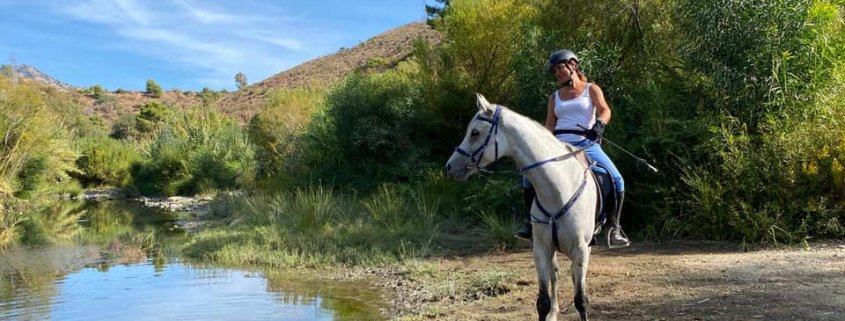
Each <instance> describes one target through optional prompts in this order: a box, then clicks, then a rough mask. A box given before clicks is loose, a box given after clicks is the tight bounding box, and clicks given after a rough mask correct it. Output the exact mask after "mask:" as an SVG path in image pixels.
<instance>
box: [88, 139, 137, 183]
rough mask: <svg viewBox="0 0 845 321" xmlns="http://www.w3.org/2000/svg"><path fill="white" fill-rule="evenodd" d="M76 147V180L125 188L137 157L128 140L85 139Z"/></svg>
mask: <svg viewBox="0 0 845 321" xmlns="http://www.w3.org/2000/svg"><path fill="white" fill-rule="evenodd" d="M78 148H79V151H80V154H81V156H80V157H79V159H77V160H76V165H77V166H78V167H79V170H80V171H81V172H82V174H80V175H79V180H80V181H81V182H82V183H83V184H86V185H109V186H115V187H125V186H127V185H128V184H129V182H130V181H131V173H130V168H131V166H132V164H133V163H135V162H138V161H140V160H141V156H140V154H139V153H138V152H137V151H136V150H135V147H134V146H133V145H131V144H130V143H127V142H124V141H116V140H114V139H111V138H108V137H104V136H100V137H90V138H85V139H83V140H81V141H80V142H79V147H78Z"/></svg>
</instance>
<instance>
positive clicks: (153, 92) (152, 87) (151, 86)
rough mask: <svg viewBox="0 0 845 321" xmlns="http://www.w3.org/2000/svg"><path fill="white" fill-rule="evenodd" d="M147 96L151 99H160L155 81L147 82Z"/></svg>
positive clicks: (158, 86)
mask: <svg viewBox="0 0 845 321" xmlns="http://www.w3.org/2000/svg"><path fill="white" fill-rule="evenodd" d="M147 95H150V97H153V98H159V97H161V86H160V85H159V84H158V83H156V82H155V80H152V79H148V80H147Z"/></svg>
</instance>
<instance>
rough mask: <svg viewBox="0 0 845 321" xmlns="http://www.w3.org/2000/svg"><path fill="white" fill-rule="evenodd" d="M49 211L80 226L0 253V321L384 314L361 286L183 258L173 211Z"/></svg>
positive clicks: (328, 319)
mask: <svg viewBox="0 0 845 321" xmlns="http://www.w3.org/2000/svg"><path fill="white" fill-rule="evenodd" d="M57 212H59V213H64V214H61V215H65V216H70V217H74V218H78V220H77V222H79V223H78V224H79V226H78V227H73V226H71V227H67V226H66V227H60V228H57V229H56V230H58V232H57V231H49V228H46V229H48V231H47V232H48V233H46V234H47V235H43V236H33V237H40V238H44V239H49V240H53V242H50V244H53V245H49V246H39V247H19V248H13V249H9V250H6V251H5V252H3V254H2V255H0V320H291V321H299V320H302V321H305V320H320V321H323V320H325V321H341V320H383V319H384V318H383V317H382V316H381V313H380V310H381V309H383V308H385V305H384V301H385V300H384V297H383V294H382V293H381V292H380V291H379V289H377V288H376V287H374V286H372V285H370V284H368V283H363V282H329V281H324V280H319V279H316V278H311V277H308V276H307V275H306V274H304V273H297V272H295V271H251V270H239V269H229V268H223V267H218V266H213V265H208V264H203V263H199V262H187V261H184V260H182V259H180V257H179V255H178V247H179V245H180V244H183V243H184V241H185V238H186V237H188V236H186V234H185V233H184V232H183V231H181V230H179V229H178V228H175V224H174V222H175V219H176V216H175V215H174V214H172V213H166V212H162V211H156V210H151V209H145V208H141V207H137V206H133V205H132V204H128V203H116V202H109V203H90V204H84V205H81V206H78V208H76V209H71V210H61V211H57ZM50 215H56V214H55V213H54V214H50ZM74 215H75V216H74ZM73 228H78V230H76V231H75V232H73V237H72V238H70V239H69V240H66V241H65V242H64V244H62V245H55V244H57V243H61V242H56V240H57V239H61V235H59V234H60V233H61V231H64V230H68V229H71V230H72V229H73Z"/></svg>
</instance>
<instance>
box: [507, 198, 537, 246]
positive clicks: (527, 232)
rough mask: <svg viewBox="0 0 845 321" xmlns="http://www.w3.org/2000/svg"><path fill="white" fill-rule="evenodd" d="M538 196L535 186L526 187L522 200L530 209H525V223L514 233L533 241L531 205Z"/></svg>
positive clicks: (517, 236) (518, 236)
mask: <svg viewBox="0 0 845 321" xmlns="http://www.w3.org/2000/svg"><path fill="white" fill-rule="evenodd" d="M536 196H537V193H536V191H534V187H533V186H530V187H528V188H526V189H525V191H524V193H523V194H522V201H524V202H525V208H527V209H528V210H526V211H525V214H526V215H525V224H522V227H520V228H519V230H517V231H516V233H514V234H513V236H516V238H520V239H523V240H526V241H531V236H532V235H533V233H532V231H531V205H533V204H532V203H533V202H534V197H536Z"/></svg>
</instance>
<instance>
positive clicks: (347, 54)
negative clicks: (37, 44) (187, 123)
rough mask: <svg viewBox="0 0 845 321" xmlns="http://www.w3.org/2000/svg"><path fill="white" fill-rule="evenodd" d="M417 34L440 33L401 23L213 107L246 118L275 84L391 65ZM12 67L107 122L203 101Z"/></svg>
mask: <svg viewBox="0 0 845 321" xmlns="http://www.w3.org/2000/svg"><path fill="white" fill-rule="evenodd" d="M418 39H421V40H423V41H427V42H429V43H432V44H437V43H439V41H440V36H439V33H438V32H437V31H435V30H433V29H431V28H430V27H429V26H428V25H426V24H425V23H424V22H414V23H410V24H407V25H404V26H400V27H397V28H394V29H391V30H389V31H386V32H384V33H382V34H379V35H377V36H375V37H372V38H370V39H369V40H367V41H365V42H363V43H361V44H359V45H358V46H355V47H354V48H349V49H343V48H342V49H341V50H339V51H338V52H337V53H334V54H330V55H326V56H322V57H319V58H316V59H313V60H310V61H307V62H305V63H302V64H300V65H297V66H295V67H293V68H291V69H288V70H285V71H282V72H280V73H278V74H276V75H274V76H272V77H270V78H267V79H264V80H262V81H260V82H257V83H254V84H252V85H249V86H247V87H245V88H243V89H241V90H238V91H236V92H229V93H219V94H220V98H219V100H218V101H217V106H218V108H219V110H221V111H222V112H223V113H226V114H229V115H232V116H235V117H237V118H239V119H240V120H241V121H243V122H246V121H248V120H249V119H250V118H251V117H252V116H253V115H255V114H256V113H257V112H258V111H259V110H260V109H261V106H263V105H264V104H265V103H266V102H267V99H268V97H269V95H270V93H271V92H272V91H273V90H274V89H279V88H299V87H305V86H325V85H327V84H330V83H332V82H334V81H336V80H338V79H341V78H342V77H344V76H346V75H347V74H349V73H350V72H352V71H354V70H356V69H359V68H362V67H375V68H379V69H389V68H392V67H393V66H395V65H396V64H397V63H399V62H400V61H402V60H404V59H406V58H408V56H409V55H411V53H412V51H413V49H414V42H415V41H416V40H418ZM15 69H16V70H17V71H18V73H17V74H18V76H19V77H20V78H21V79H29V80H34V81H37V82H39V83H44V84H47V85H50V86H55V87H59V88H61V89H64V90H67V91H68V92H69V93H70V94H71V95H72V96H73V97H74V98H75V100H76V101H78V102H79V104H80V105H81V107H82V110H83V112H85V113H86V114H88V115H98V116H101V117H102V118H103V119H104V120H105V121H106V123H107V124H110V123H111V122H112V121H114V120H115V119H117V117H119V116H120V115H122V114H126V113H137V112H138V109H139V107H140V106H141V105H143V104H145V103H146V102H148V101H151V100H157V101H160V102H162V103H164V104H167V105H171V106H174V107H177V108H186V107H191V106H198V105H201V104H202V103H203V100H202V97H201V94H200V93H197V92H189V91H178V90H176V91H165V92H162V95H161V97H160V98H153V97H151V96H149V95H146V94H145V93H143V92H134V91H124V90H118V91H116V92H112V93H106V94H105V95H104V96H103V97H100V98H96V97H95V96H94V95H93V93H92V92H91V91H90V89H88V88H77V87H73V86H70V85H68V84H65V83H63V82H61V81H58V80H56V79H54V78H52V77H50V76H48V75H46V74H44V73H43V72H41V71H39V70H38V69H36V68H34V67H32V66H29V65H19V66H17V67H16V68H15Z"/></svg>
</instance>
